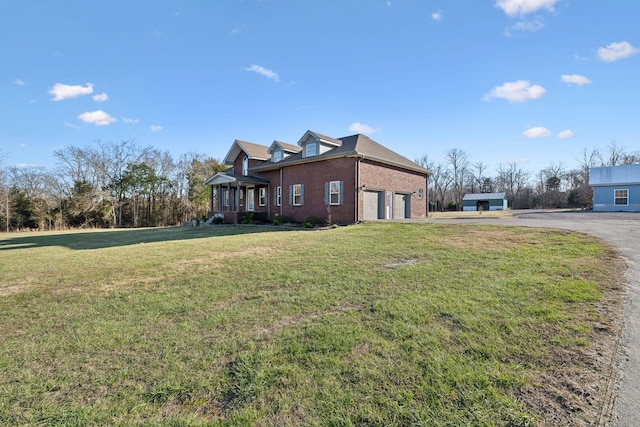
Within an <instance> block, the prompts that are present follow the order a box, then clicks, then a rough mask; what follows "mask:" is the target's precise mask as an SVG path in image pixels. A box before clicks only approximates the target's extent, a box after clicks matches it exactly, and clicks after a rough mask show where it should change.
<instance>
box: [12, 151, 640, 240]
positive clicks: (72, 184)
mask: <svg viewBox="0 0 640 427" xmlns="http://www.w3.org/2000/svg"><path fill="white" fill-rule="evenodd" d="M54 156H55V158H56V161H57V165H56V167H55V168H53V169H47V168H43V167H32V168H19V167H11V166H6V165H4V163H3V161H4V160H6V155H3V154H2V153H0V230H2V231H19V230H34V229H37V230H61V229H68V228H111V227H154V226H166V225H176V224H181V223H182V222H184V221H189V220H191V219H194V218H199V219H201V218H204V217H205V216H206V215H207V211H208V209H209V197H210V196H209V191H208V189H207V188H205V186H204V185H203V183H204V181H205V180H206V179H207V178H209V177H210V176H212V175H214V174H215V173H216V172H219V171H222V170H224V169H226V166H225V165H223V164H221V163H220V162H219V161H218V160H216V159H214V158H211V157H207V156H206V155H204V154H197V153H188V154H184V155H182V156H180V157H179V158H177V159H176V158H174V157H172V156H171V155H170V154H169V153H168V152H161V151H159V150H157V149H154V148H153V147H150V146H145V147H142V146H140V145H139V144H138V143H137V142H136V141H135V140H122V141H119V142H105V141H101V140H98V141H94V142H93V143H92V144H89V145H87V146H84V147H76V146H67V147H64V148H60V149H58V150H56V151H55V152H54ZM415 161H416V163H418V164H420V165H422V166H424V167H426V168H427V169H429V170H430V171H431V172H432V175H431V176H430V178H429V188H428V192H429V203H430V206H429V210H431V211H436V210H438V211H442V210H461V209H462V198H463V197H464V195H465V194H466V193H494V192H504V193H506V198H507V200H508V203H509V207H510V208H513V209H527V208H563V207H571V208H581V207H582V208H586V207H590V206H591V199H592V191H591V188H590V187H589V170H590V169H591V168H592V167H596V166H615V165H622V164H634V163H640V153H639V152H637V151H635V152H628V151H626V150H625V149H624V147H622V146H620V145H618V144H616V143H615V142H612V143H611V144H610V145H609V146H607V148H606V150H605V151H603V152H600V151H599V150H597V149H592V150H590V151H588V150H587V149H584V150H583V152H582V155H581V157H580V158H579V159H578V164H579V166H578V167H577V168H576V169H571V170H568V169H567V168H566V167H565V166H564V165H563V164H562V163H561V162H559V163H553V162H551V163H550V164H549V166H547V167H546V168H544V169H542V170H541V171H539V172H538V173H537V174H535V175H534V174H532V173H531V172H530V171H527V170H525V169H522V167H521V166H520V165H519V164H517V163H515V162H509V163H507V164H506V165H502V164H501V165H499V166H498V169H497V173H496V174H494V175H490V174H489V167H488V165H486V164H485V163H483V162H481V161H479V162H472V160H471V158H470V156H469V155H468V154H467V153H465V152H464V151H463V150H460V149H457V148H454V149H450V150H447V151H446V156H445V160H444V161H443V162H433V161H431V160H430V159H429V158H428V156H426V155H424V156H422V157H421V158H419V159H416V160H415Z"/></svg>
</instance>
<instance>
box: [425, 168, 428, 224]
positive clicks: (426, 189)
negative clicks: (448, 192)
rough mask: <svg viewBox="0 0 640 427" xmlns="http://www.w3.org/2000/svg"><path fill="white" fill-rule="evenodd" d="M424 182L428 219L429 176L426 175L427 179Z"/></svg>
mask: <svg viewBox="0 0 640 427" xmlns="http://www.w3.org/2000/svg"><path fill="white" fill-rule="evenodd" d="M424 182H425V183H426V187H425V189H424V192H425V194H426V195H427V197H425V199H427V218H429V174H427V177H426V178H425V179H424Z"/></svg>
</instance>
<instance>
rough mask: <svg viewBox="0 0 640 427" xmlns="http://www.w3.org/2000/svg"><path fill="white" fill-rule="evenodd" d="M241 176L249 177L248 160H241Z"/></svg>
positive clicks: (246, 158)
mask: <svg viewBox="0 0 640 427" xmlns="http://www.w3.org/2000/svg"><path fill="white" fill-rule="evenodd" d="M242 175H244V176H247V175H249V158H248V157H245V158H244V159H242Z"/></svg>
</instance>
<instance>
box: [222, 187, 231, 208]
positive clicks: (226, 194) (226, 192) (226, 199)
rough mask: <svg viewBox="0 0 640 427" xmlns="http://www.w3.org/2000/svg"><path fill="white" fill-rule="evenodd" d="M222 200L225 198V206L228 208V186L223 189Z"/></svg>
mask: <svg viewBox="0 0 640 427" xmlns="http://www.w3.org/2000/svg"><path fill="white" fill-rule="evenodd" d="M222 200H223V204H224V207H225V208H228V207H229V190H228V189H226V188H225V189H224V190H222Z"/></svg>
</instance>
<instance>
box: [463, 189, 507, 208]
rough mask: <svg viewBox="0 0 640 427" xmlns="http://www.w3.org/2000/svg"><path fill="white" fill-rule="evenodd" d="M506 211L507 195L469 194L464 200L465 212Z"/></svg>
mask: <svg viewBox="0 0 640 427" xmlns="http://www.w3.org/2000/svg"><path fill="white" fill-rule="evenodd" d="M506 209H507V199H506V198H505V193H468V194H465V195H464V197H463V198H462V210H463V211H502V210H506Z"/></svg>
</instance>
